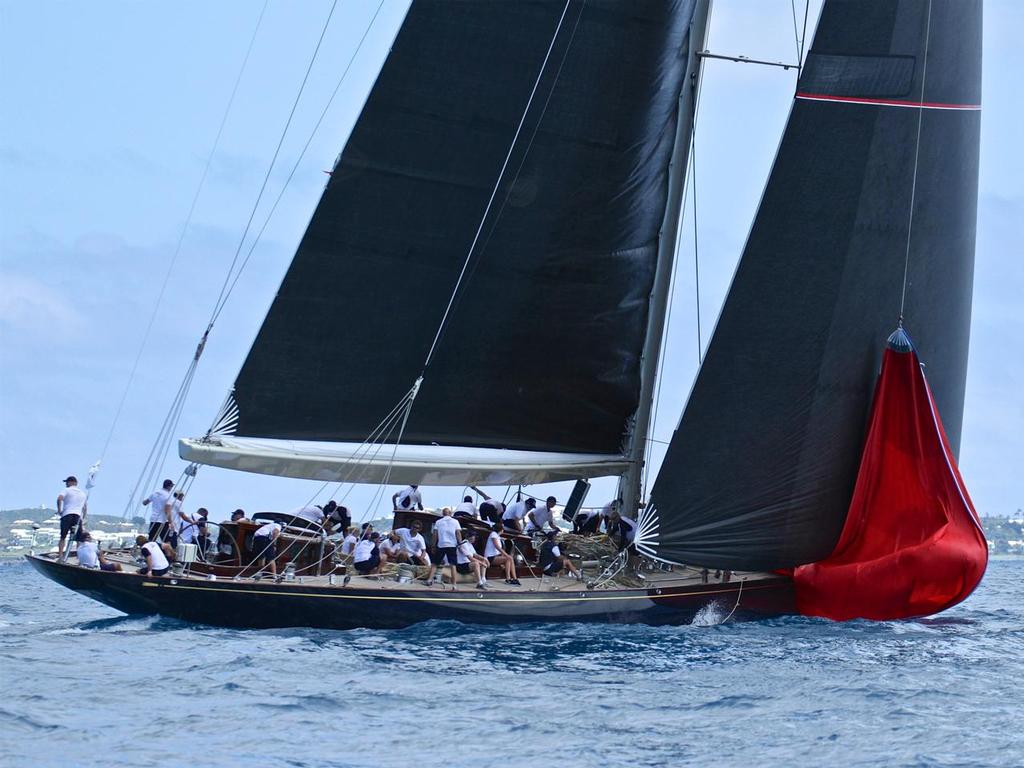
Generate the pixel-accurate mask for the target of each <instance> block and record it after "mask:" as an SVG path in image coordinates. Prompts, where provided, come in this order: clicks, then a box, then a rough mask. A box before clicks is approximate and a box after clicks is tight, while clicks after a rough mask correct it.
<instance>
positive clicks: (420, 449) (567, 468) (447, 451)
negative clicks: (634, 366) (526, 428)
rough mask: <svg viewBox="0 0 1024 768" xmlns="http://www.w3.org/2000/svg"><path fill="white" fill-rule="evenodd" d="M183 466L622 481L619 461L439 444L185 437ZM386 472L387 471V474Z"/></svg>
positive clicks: (333, 476)
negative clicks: (187, 463)
mask: <svg viewBox="0 0 1024 768" xmlns="http://www.w3.org/2000/svg"><path fill="white" fill-rule="evenodd" d="M178 455H179V456H181V458H183V459H185V460H186V461H192V462H195V463H197V464H206V465H209V466H214V467H224V468H225V469H234V470H239V471H241V472H255V473H257V474H261V475H277V476H279V477H297V478H305V479H309V480H325V481H331V482H347V483H382V482H385V481H387V482H389V483H395V484H406V483H416V484H418V485H460V486H461V485H519V484H522V485H529V484H532V483H550V482H558V481H562V480H576V479H578V478H581V477H603V476H609V475H620V474H622V473H623V472H624V471H625V470H626V465H627V461H626V458H625V457H624V456H621V455H615V454H590V453H554V452H538V451H514V450H501V449H495V448H469V447H458V446H441V445H399V446H398V447H397V448H396V447H395V446H394V445H393V444H379V443H378V444H368V443H362V444H359V443H325V442H319V441H307V440H271V439H260V438H244V437H218V438H214V439H206V440H200V439H189V438H183V439H182V440H180V441H179V443H178ZM389 466H390V472H389V471H388V468H389Z"/></svg>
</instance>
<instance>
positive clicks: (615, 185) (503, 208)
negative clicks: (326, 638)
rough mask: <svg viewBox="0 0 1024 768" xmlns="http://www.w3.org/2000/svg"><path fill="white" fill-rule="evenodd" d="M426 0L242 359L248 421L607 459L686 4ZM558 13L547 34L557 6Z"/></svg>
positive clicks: (326, 437) (344, 436) (654, 208)
mask: <svg viewBox="0 0 1024 768" xmlns="http://www.w3.org/2000/svg"><path fill="white" fill-rule="evenodd" d="M566 5H567V3H566V2H563V0H517V2H447V1H446V0H415V2H413V4H412V7H411V9H410V11H409V14H408V16H407V18H406V20H405V23H404V25H403V27H402V29H401V31H400V32H399V34H398V37H397V39H396V40H395V43H394V46H393V49H392V51H391V53H390V55H389V57H388V59H387V62H386V63H385V65H384V67H383V69H382V71H381V73H380V76H379V78H378V80H377V82H376V84H375V86H374V88H373V91H372V93H371V95H370V97H369V100H368V102H367V104H366V106H365V107H364V109H363V112H362V114H361V115H360V118H359V120H358V123H357V124H356V127H355V129H354V131H353V133H352V135H351V137H350V139H349V141H348V143H347V145H346V147H345V150H344V152H343V154H342V156H341V159H340V161H339V163H338V165H337V167H336V168H335V170H334V173H333V176H332V177H331V180H330V182H329V183H328V185H327V188H326V190H325V191H324V194H323V197H322V199H321V200H320V204H319V206H318V208H317V210H316V213H315V215H314V216H313V219H312V221H311V222H310V225H309V228H308V230H307V231H306V234H305V236H304V237H303V240H302V243H301V245H300V246H299V249H298V252H297V253H296V255H295V259H294V261H293V263H292V265H291V267H290V269H289V271H288V274H287V276H286V277H285V280H284V283H283V284H282V286H281V288H280V291H279V293H278V295H277V297H276V299H275V301H274V303H273V306H272V308H271V310H270V312H269V314H268V316H267V318H266V320H265V322H264V324H263V327H262V329H261V330H260V333H259V336H258V338H257V339H256V342H255V344H254V345H253V347H252V350H251V351H250V353H249V356H248V358H247V360H246V361H245V364H244V366H243V368H242V371H241V373H240V374H239V376H238V379H237V381H236V385H235V391H234V397H235V400H236V402H237V405H238V415H239V420H238V426H237V429H236V434H238V435H243V436H258V437H265V438H288V439H302V440H323V441H355V442H359V441H362V440H363V439H365V438H366V437H367V435H368V434H369V433H370V432H371V430H372V429H373V428H374V426H375V425H376V424H377V423H378V422H379V421H380V420H381V419H382V418H383V417H384V416H385V415H386V414H387V413H388V412H389V411H390V410H391V409H392V408H393V407H394V406H395V404H396V403H397V402H399V401H400V400H401V399H402V397H403V396H404V395H405V393H406V392H407V390H408V389H409V387H410V385H411V384H412V382H413V380H414V379H415V378H416V376H417V375H418V374H419V372H420V367H421V366H422V364H423V361H424V358H425V357H426V354H427V351H428V349H429V348H430V345H431V341H432V339H433V336H434V332H435V331H436V329H437V328H438V323H439V321H440V319H441V316H442V314H443V312H444V310H445V306H446V304H447V302H448V299H449V296H450V295H451V292H452V288H453V287H454V285H455V283H456V279H457V277H458V275H459V272H460V270H461V268H462V266H463V263H464V260H465V258H466V254H467V251H468V249H469V246H470V243H471V242H472V240H473V236H474V233H475V231H476V228H477V226H478V224H479V222H480V219H481V216H482V215H483V213H484V211H485V207H486V204H487V201H488V197H489V196H490V194H491V192H492V189H493V188H494V185H495V182H496V180H497V178H498V175H499V170H500V169H501V167H502V163H503V161H504V158H505V155H506V152H507V151H508V148H509V147H510V146H511V145H512V138H513V136H514V134H515V131H516V127H517V125H518V123H519V120H520V118H521V117H522V115H523V111H524V109H525V107H526V105H527V103H528V101H529V97H530V92H531V89H532V88H533V85H534V82H535V80H536V78H537V76H538V73H539V72H540V71H541V66H542V62H543V61H544V59H545V54H546V51H547V50H548V47H549V45H551V43H552V39H553V38H554V46H553V48H552V50H551V55H550V58H549V61H548V65H547V67H546V68H545V69H544V72H543V76H542V77H541V78H540V82H539V85H538V87H537V93H536V96H535V98H534V100H533V102H532V106H531V108H530V110H529V112H528V113H527V115H526V121H525V123H524V125H523V128H522V132H521V135H520V139H519V141H517V142H516V146H515V149H514V151H513V153H512V156H511V158H510V161H509V164H508V168H509V171H508V172H507V173H506V174H505V178H504V179H503V182H502V184H501V186H500V188H499V189H498V193H497V196H496V198H495V205H494V207H493V210H492V211H491V214H490V216H489V217H488V220H487V222H486V224H485V226H484V230H483V236H482V237H481V239H480V244H479V245H478V247H477V249H476V251H475V253H474V256H473V259H472V261H471V264H470V267H469V270H468V273H467V279H466V280H465V281H464V283H463V286H462V289H461V291H460V293H459V296H458V299H457V301H456V303H455V306H454V308H453V311H452V315H451V318H450V320H449V322H448V325H447V327H446V330H445V334H444V337H443V338H442V340H441V343H440V345H439V346H438V348H437V352H436V354H435V356H434V359H433V361H432V363H431V366H430V370H429V372H428V375H427V377H426V380H425V381H424V384H423V387H422V389H421V391H420V393H419V396H418V398H417V400H416V404H415V408H413V410H412V412H411V416H410V418H409V422H408V425H407V426H406V429H405V433H404V439H403V442H407V443H421V444H430V443H434V442H437V443H440V444H442V445H445V444H447V445H463V446H479V447H498V448H519V449H526V450H544V451H579V452H595V453H597V452H601V453H618V452H620V451H621V448H622V440H623V434H624V432H625V429H626V424H627V421H628V419H629V417H630V416H631V414H632V413H633V412H634V410H635V409H636V406H637V399H638V392H639V358H640V352H641V347H642V345H643V339H644V333H645V329H646V322H647V300H648V295H649V293H650V290H651V284H652V280H653V276H654V272H655V262H656V254H657V245H658V231H659V226H660V224H661V221H662V217H663V215H664V211H665V205H666V190H667V175H668V162H669V157H670V154H671V149H672V143H673V138H674V135H675V122H676V114H677V107H678V103H677V102H678V98H679V95H680V92H681V89H682V85H683V84H682V79H683V74H684V71H685V69H686V62H687V53H688V51H687V36H688V25H689V22H690V17H691V15H692V13H693V5H694V2H693V0H674V1H673V2H666V1H665V0H632V1H631V2H623V1H622V0H587V2H585V3H584V2H580V1H579V0H571V2H569V3H568V9H567V10H566ZM563 12H564V13H565V18H564V22H563V23H562V26H561V28H560V30H559V32H558V33H557V36H556V35H555V30H556V29H557V28H558V25H559V19H560V18H561V17H562V15H563Z"/></svg>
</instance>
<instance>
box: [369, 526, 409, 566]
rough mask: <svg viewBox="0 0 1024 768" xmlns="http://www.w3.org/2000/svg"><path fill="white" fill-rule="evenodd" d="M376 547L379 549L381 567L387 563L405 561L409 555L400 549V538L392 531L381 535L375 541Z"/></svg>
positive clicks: (407, 560)
mask: <svg viewBox="0 0 1024 768" xmlns="http://www.w3.org/2000/svg"><path fill="white" fill-rule="evenodd" d="M377 549H379V550H380V564H381V567H383V566H385V565H387V564H388V563H407V562H409V556H408V555H407V554H405V552H403V551H402V540H401V539H400V538H399V537H398V534H397V533H395V532H394V531H391V532H390V533H388V535H387V536H382V537H381V538H380V541H378V542H377Z"/></svg>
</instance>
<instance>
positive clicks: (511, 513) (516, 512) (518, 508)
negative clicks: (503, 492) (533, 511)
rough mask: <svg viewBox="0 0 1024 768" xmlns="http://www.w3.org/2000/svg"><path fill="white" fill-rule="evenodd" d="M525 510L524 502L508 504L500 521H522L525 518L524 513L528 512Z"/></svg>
mask: <svg viewBox="0 0 1024 768" xmlns="http://www.w3.org/2000/svg"><path fill="white" fill-rule="evenodd" d="M529 511H530V510H528V509H527V508H526V502H525V501H517V502H515V503H514V504H509V505H508V508H507V509H506V510H505V514H504V515H502V516H501V519H502V520H522V519H523V518H524V517H526V513H527V512H529Z"/></svg>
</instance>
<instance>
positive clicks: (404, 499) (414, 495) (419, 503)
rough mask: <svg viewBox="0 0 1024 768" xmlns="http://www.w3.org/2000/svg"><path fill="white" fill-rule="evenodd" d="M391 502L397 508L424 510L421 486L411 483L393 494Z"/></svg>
mask: <svg viewBox="0 0 1024 768" xmlns="http://www.w3.org/2000/svg"><path fill="white" fill-rule="evenodd" d="M391 504H392V506H394V508H395V509H418V510H420V511H421V512H422V511H423V497H422V496H420V487H419V486H418V485H410V486H409V487H408V488H406V489H404V490H401V491H399V492H398V493H394V494H392V495H391Z"/></svg>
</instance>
